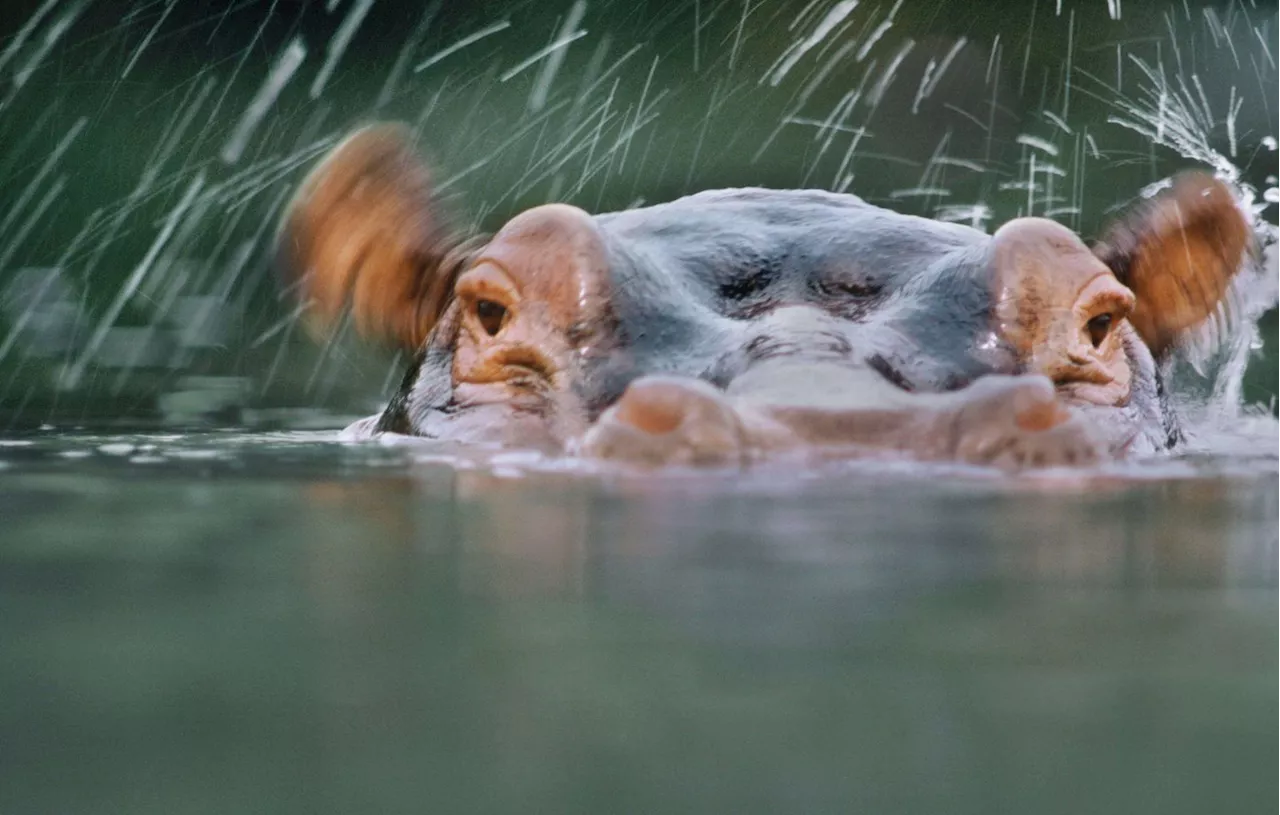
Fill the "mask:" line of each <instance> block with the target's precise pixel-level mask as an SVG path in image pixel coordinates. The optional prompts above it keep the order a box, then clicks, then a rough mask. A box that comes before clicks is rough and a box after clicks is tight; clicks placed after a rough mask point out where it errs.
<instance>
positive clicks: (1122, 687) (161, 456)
mask: <svg viewBox="0 0 1280 815" xmlns="http://www.w3.org/2000/svg"><path fill="white" fill-rule="evenodd" d="M1268 428H1270V429H1269V430H1268ZM1247 430H1249V428H1247V427H1244V426H1237V427H1236V431H1237V433H1236V437H1235V438H1236V442H1237V444H1236V447H1234V448H1230V447H1229V445H1228V443H1227V442H1225V441H1224V440H1223V439H1222V438H1219V437H1215V438H1214V439H1212V440H1211V441H1212V442H1213V444H1212V445H1211V446H1213V447H1214V449H1217V450H1218V452H1216V453H1208V452H1199V453H1197V452H1191V453H1188V454H1186V455H1184V456H1181V457H1178V458H1175V459H1169V460H1160V461H1151V462H1146V463H1131V464H1125V465H1116V466H1114V467H1112V468H1109V469H1104V470H1100V471H1096V472H1092V473H1086V474H1081V473H1066V472H1059V473H1046V474H1042V475H1040V476H1037V477H1034V478H1020V479H1006V478H1003V477H997V476H993V475H990V474H986V473H983V472H981V471H977V470H968V469H964V468H922V467H919V466H917V465H906V464H897V465H890V464H884V463H881V464H877V465H869V464H863V465H849V466H844V467H833V468H828V469H825V470H809V471H804V472H795V471H789V470H787V469H786V468H785V467H780V466H775V467H769V468H763V469H758V470H754V471H750V472H747V473H669V474H664V475H657V476H654V475H649V476H645V475H638V474H627V473H619V472H608V471H605V472H601V471H592V470H590V469H588V468H585V467H584V466H582V465H580V464H575V463H573V462H566V461H552V460H546V459H540V458H538V457H536V456H531V455H528V454H522V453H501V452H494V451H471V452H468V453H465V454H464V453H463V452H460V451H457V450H450V449H447V448H443V447H439V446H432V445H427V444H422V443H410V442H407V441H404V440H401V441H398V442H392V443H386V444H364V445H348V444H342V443H339V442H338V441H336V434H334V433H331V432H308V433H297V432H295V433H253V434H246V433H241V432H236V431H226V432H203V433H185V434H177V433H174V434H156V433H148V434H131V435H119V434H117V435H101V434H87V433H74V432H65V431H50V432H47V433H36V434H32V435H28V436H23V437H19V438H9V439H7V440H5V441H3V442H2V443H0V484H3V488H0V519H2V520H0V525H2V530H0V642H3V644H4V645H3V649H4V658H3V660H0V733H2V734H3V739H2V740H0V744H2V745H3V746H2V747H0V750H2V753H0V756H2V758H0V763H2V764H3V772H0V811H3V812H113V811H119V812H164V813H176V812H250V811H252V812H262V811H272V812H307V813H314V812H394V811H408V812H499V811H501V812H525V811H531V812H533V811H536V812H583V813H601V812H623V811H636V812H658V811H682V812H683V811H690V812H710V811H716V812H851V811H871V812H983V813H989V812H1064V813H1065V812H1071V813H1076V812H1124V813H1134V812H1162V813H1169V812H1187V813H1193V812H1194V813H1204V812H1271V811H1274V809H1275V806H1276V797H1275V796H1276V792H1275V789H1276V788H1275V786H1274V785H1273V784H1272V780H1273V776H1272V775H1271V773H1272V772H1274V768H1275V766H1276V760H1277V753H1276V725H1275V722H1276V721H1277V706H1276V695H1275V688H1276V683H1277V669H1276V658H1275V643H1276V637H1277V623H1276V599H1277V594H1276V587H1277V512H1278V507H1277V475H1276V471H1277V466H1276V465H1277V456H1276V449H1275V446H1276V445H1275V434H1274V428H1273V425H1265V426H1264V428H1263V431H1262V432H1252V431H1251V432H1252V435H1250V433H1249V432H1245V431H1247ZM1254 430H1255V431H1256V428H1255V429H1254ZM1268 433H1269V434H1270V435H1268ZM1224 445H1226V446H1224Z"/></svg>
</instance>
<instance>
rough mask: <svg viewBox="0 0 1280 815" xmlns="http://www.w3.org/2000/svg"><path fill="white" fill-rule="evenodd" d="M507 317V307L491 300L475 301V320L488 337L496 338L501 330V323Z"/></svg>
mask: <svg viewBox="0 0 1280 815" xmlns="http://www.w3.org/2000/svg"><path fill="white" fill-rule="evenodd" d="M506 317H507V307H506V306H504V305H502V304H501V303H495V302H494V301H492V300H477V301H476V318H477V319H478V320H479V321H480V327H481V328H483V329H484V330H485V333H486V334H488V335H489V336H490V337H496V336H497V335H498V332H499V331H501V330H502V323H503V321H504V320H505V319H506Z"/></svg>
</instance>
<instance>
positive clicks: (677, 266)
mask: <svg viewBox="0 0 1280 815" xmlns="http://www.w3.org/2000/svg"><path fill="white" fill-rule="evenodd" d="M1251 247H1252V236H1251V235H1250V232H1249V229H1248V224H1247V221H1246V220H1245V218H1244V216H1243V214H1242V213H1241V211H1240V210H1239V208H1238V206H1237V204H1236V203H1235V198H1234V196H1233V194H1232V192H1231V190H1230V189H1228V188H1227V187H1226V186H1225V185H1224V184H1223V183H1221V182H1219V181H1216V180H1214V179H1212V178H1211V177H1209V176H1206V175H1203V174H1187V175H1184V176H1181V177H1179V178H1178V179H1176V180H1175V183H1174V184H1173V185H1172V187H1171V188H1170V189H1168V190H1166V191H1165V192H1164V193H1162V194H1161V195H1160V196H1158V197H1157V198H1154V199H1152V200H1149V201H1146V202H1144V203H1142V204H1141V205H1140V206H1138V207H1137V208H1135V209H1134V210H1133V211H1132V212H1130V213H1129V214H1128V216H1127V217H1125V218H1123V219H1122V220H1120V221H1118V222H1117V223H1116V224H1114V225H1113V226H1112V227H1111V228H1110V229H1109V230H1108V231H1107V232H1106V233H1105V234H1104V235H1103V236H1102V238H1101V239H1100V240H1099V241H1097V242H1096V243H1095V245H1094V246H1093V247H1092V248H1090V247H1089V246H1086V245H1085V243H1084V242H1083V241H1082V240H1081V239H1080V237H1079V236H1077V235H1076V234H1074V233H1073V232H1071V231H1070V230H1068V229H1067V228H1065V227H1063V226H1061V225H1059V224H1057V223H1054V222H1052V221H1048V220H1045V219H1040V218H1018V219H1015V220H1013V221H1010V222H1008V223H1006V224H1005V225H1003V226H1002V227H1001V228H1000V229H998V230H997V231H996V232H995V233H994V234H993V235H986V234H984V233H982V232H979V231H977V230H974V229H969V228H967V227H963V226H958V225H954V224H945V223H940V222H936V221H931V220H928V219H922V218H917V217H913V216H907V215H901V214H898V213H894V212H891V211H889V210H885V209H882V208H879V207H876V206H872V205H870V204H867V203H865V202H864V201H862V200H861V199H859V198H857V197H855V196H852V195H843V194H834V193H827V192H821V191H814V190H807V191H784V190H766V189H733V190H720V191H712V192H705V193H699V194H697V195H692V196H688V197H686V198H681V199H678V200H676V201H672V202H670V203H667V204H660V205H657V206H652V207H647V208H644V209H636V210H628V211H624V212H616V213H610V214H604V215H594V216H593V215H589V214H588V213H586V212H584V211H582V210H580V209H577V208H575V207H571V206H567V205H563V204H549V205H545V206H541V207H535V208H534V209H531V210H528V211H526V212H523V213H521V214H519V215H517V216H516V217H514V218H512V219H511V220H510V221H508V222H507V223H506V224H505V225H504V226H503V227H502V228H501V229H500V230H499V231H498V232H497V233H496V234H494V235H493V236H492V237H489V238H485V237H482V236H474V235H472V236H468V235H463V234H460V233H459V232H458V231H457V230H454V229H452V228H451V227H450V226H449V220H448V218H447V212H446V208H445V207H444V206H443V205H442V204H441V202H440V201H439V200H438V199H437V198H436V196H435V194H434V191H433V186H432V182H431V176H430V173H429V171H428V170H427V169H426V168H425V167H424V166H423V165H422V163H421V162H420V160H419V159H418V158H417V157H416V154H415V152H414V150H413V148H412V146H411V143H410V140H409V138H408V134H407V132H406V131H404V130H403V129H401V128H399V127H398V126H394V125H375V126H372V127H369V128H366V129H364V130H361V131H358V132H357V133H355V134H353V135H352V136H351V137H349V138H348V139H347V140H346V141H345V142H344V143H342V144H341V145H339V146H338V147H337V148H335V150H334V151H333V152H332V153H331V154H330V155H329V156H328V157H327V158H326V159H324V160H323V161H322V162H321V163H320V164H319V165H318V166H317V167H316V168H315V169H314V170H312V172H311V174H310V175H309V176H308V178H307V179H306V180H305V181H304V182H303V184H302V185H301V187H300V189H299V190H298V192H297V194H296V195H295V197H294V199H293V201H292V202H291V204H290V205H289V207H288V209H287V211H286V213H285V216H284V220H283V221H282V225H281V229H280V233H279V258H280V265H281V268H282V270H283V272H284V274H285V276H286V279H287V280H288V281H289V282H290V284H291V285H292V286H293V287H294V289H295V290H296V291H298V292H300V294H301V296H302V297H303V298H304V299H305V300H306V301H308V302H309V304H310V305H311V308H310V309H309V314H310V321H309V325H310V326H311V328H312V329H313V330H314V331H316V332H317V333H323V332H325V331H327V330H329V328H330V327H331V326H332V325H333V324H334V322H335V321H336V319H337V318H338V317H339V316H340V315H341V314H342V313H343V311H344V310H346V309H349V310H350V312H351V313H352V316H353V318H354V321H355V324H356V325H357V326H358V327H359V328H360V329H361V330H362V331H363V332H364V333H365V334H367V335H370V336H373V337H377V338H380V339H382V340H384V341H387V342H390V343H391V344H394V345H397V346H399V347H401V348H404V349H408V350H410V351H412V352H413V354H414V358H413V361H412V363H411V365H410V366H409V370H408V371H407V373H406V375H405V377H404V379H403V382H402V383H401V385H400V387H399V389H398V391H397V393H396V394H395V395H394V397H393V398H392V399H391V401H390V403H389V405H388V406H387V408H386V410H385V411H384V412H383V413H382V414H380V415H379V416H375V417H370V418H369V419H367V420H364V421H362V422H359V423H357V425H355V426H353V427H352V428H351V429H350V430H349V434H350V435H356V436H368V435H373V434H377V433H383V432H395V433H402V434H408V435H417V436H425V437H432V438H447V439H454V440H460V441H477V442H479V441H483V442H500V443H503V444H508V445H514V446H523V447H537V448H541V449H544V450H548V451H558V452H564V451H568V452H575V453H579V454H583V455H588V456H593V457H600V458H606V459H614V460H622V461H627V462H632V463H637V464H646V465H654V466H661V465H666V464H694V465H700V464H741V463H745V462H749V461H753V460H756V459H759V458H762V457H768V456H772V455H778V454H795V453H797V452H800V453H802V454H805V455H815V456H824V457H826V456H865V455H876V454H879V453H883V452H890V453H895V454H906V455H909V456H913V457H916V458H920V459H927V460H951V461H966V462H972V463H978V464H989V465H994V466H999V467H1003V468H1006V469H1021V468H1027V467H1045V466H1063V465H1067V466H1069V465H1081V464H1089V463H1093V462H1096V461H1099V460H1101V459H1106V458H1110V457H1115V456H1119V455H1125V454H1130V453H1135V452H1151V451H1155V450H1161V449H1166V448H1168V447H1170V446H1172V445H1175V444H1176V443H1177V442H1178V440H1179V434H1180V431H1179V427H1178V420H1177V416H1176V413H1175V411H1174V410H1173V407H1172V406H1171V405H1170V404H1169V401H1168V398H1167V395H1166V389H1165V388H1164V383H1163V382H1162V381H1161V376H1160V362H1161V361H1162V359H1163V358H1165V357H1166V356H1167V355H1169V354H1170V353H1171V351H1172V349H1173V348H1174V346H1175V345H1176V342H1177V340H1178V338H1179V337H1180V336H1181V334H1182V333H1183V332H1186V331H1189V330H1193V329H1194V328H1195V327H1196V326H1197V325H1198V324H1200V323H1201V322H1203V320H1204V319H1206V318H1207V317H1208V316H1209V315H1210V314H1212V313H1213V312H1214V310H1215V309H1217V308H1218V305H1219V303H1220V301H1221V300H1222V298H1223V297H1224V296H1225V293H1226V291H1227V289H1228V286H1229V285H1230V283H1231V280H1232V277H1233V276H1234V275H1235V274H1236V272H1237V271H1238V270H1239V269H1240V268H1241V265H1242V264H1243V263H1245V262H1246V261H1247V260H1248V258H1249V257H1250V254H1251Z"/></svg>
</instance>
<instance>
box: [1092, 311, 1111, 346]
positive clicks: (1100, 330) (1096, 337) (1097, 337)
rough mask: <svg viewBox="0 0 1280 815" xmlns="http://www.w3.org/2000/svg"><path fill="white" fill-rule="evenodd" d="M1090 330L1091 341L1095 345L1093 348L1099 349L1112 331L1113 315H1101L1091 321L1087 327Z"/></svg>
mask: <svg viewBox="0 0 1280 815" xmlns="http://www.w3.org/2000/svg"><path fill="white" fill-rule="evenodd" d="M1087 327H1088V329H1089V341H1090V342H1092V343H1093V347H1094V348H1097V347H1098V346H1099V345H1102V341H1103V340H1105V339H1106V338H1107V332H1109V331H1110V330H1111V315H1110V314H1099V315H1098V316H1097V317H1094V318H1093V319H1092V320H1090V321H1089V323H1088V325H1087Z"/></svg>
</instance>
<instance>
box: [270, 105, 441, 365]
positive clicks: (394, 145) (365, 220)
mask: <svg viewBox="0 0 1280 815" xmlns="http://www.w3.org/2000/svg"><path fill="white" fill-rule="evenodd" d="M276 246H277V261H278V263H279V266H280V270H281V272H282V274H283V275H284V278H285V281H286V283H287V284H288V285H290V286H294V287H296V288H297V291H298V294H299V297H300V299H301V300H302V301H303V302H304V303H306V304H308V305H309V306H310V308H309V310H308V317H307V324H308V327H309V328H310V329H311V330H312V332H313V333H318V334H324V333H327V332H328V331H329V330H330V329H331V328H332V327H333V325H334V323H335V322H336V321H337V319H338V318H339V317H340V316H341V314H342V311H343V309H344V308H345V307H347V306H348V304H349V305H350V308H351V315H352V318H353V320H354V322H355V325H356V328H357V330H359V331H360V333H362V334H364V335H366V336H374V337H377V338H379V339H383V340H387V341H390V342H392V343H394V344H395V345H398V346H400V347H402V348H406V349H410V350H417V349H418V348H420V347H421V346H422V344H423V343H424V341H425V340H426V337H427V334H428V333H429V332H430V331H431V328H432V327H433V326H434V325H435V323H436V321H437V320H438V319H439V316H440V313H441V312H442V311H443V309H444V305H445V301H446V299H447V297H448V294H449V292H450V291H451V290H452V286H453V279H454V277H456V275H457V272H458V269H459V268H460V266H461V265H462V264H463V263H464V261H465V255H466V253H465V247H464V246H463V245H462V242H461V241H460V240H458V239H457V237H456V236H455V235H454V234H453V233H452V232H451V231H450V229H449V227H448V225H447V224H446V222H445V217H444V212H443V207H442V206H440V204H439V202H438V201H437V199H436V197H435V195H434V191H433V188H432V184H431V176H430V174H429V173H428V172H427V169H426V168H425V167H424V166H423V165H422V163H421V162H420V161H419V160H418V158H417V156H416V155H415V154H414V152H413V149H412V147H411V142H410V138H409V134H408V131H407V130H406V129H405V128H403V127H402V126H399V125H391V124H377V125H371V126H369V127H366V128H364V129H362V130H359V131H357V132H356V133H354V134H353V135H351V136H349V137H348V138H347V139H346V140H345V141H344V142H342V143H341V144H340V145H338V146H337V147H336V148H334V150H333V152H331V153H330V154H329V156H328V157H327V158H325V160H324V161H322V162H321V163H320V164H319V166H317V167H316V168H315V169H314V170H312V171H311V173H310V175H308V176H307V178H306V179H305V180H304V181H303V182H302V185H301V187H300V188H299V190H298V192H297V194H296V195H295V196H294V198H293V200H292V201H291V202H290V203H289V206H288V207H287V208H286V210H285V214H284V218H283V220H282V221H281V225H280V231H279V235H278V238H277V245H276Z"/></svg>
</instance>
